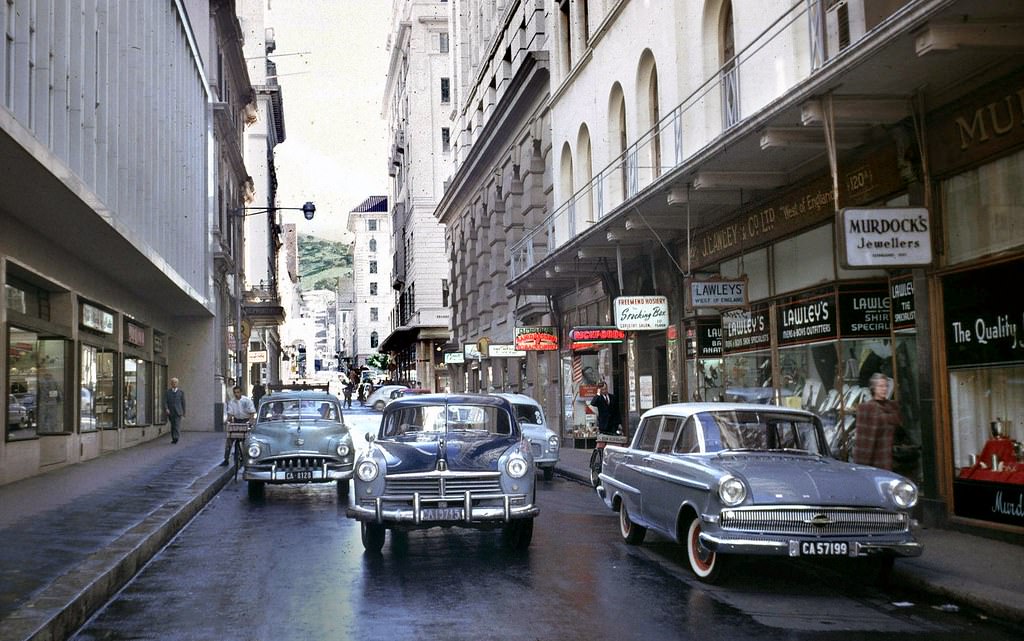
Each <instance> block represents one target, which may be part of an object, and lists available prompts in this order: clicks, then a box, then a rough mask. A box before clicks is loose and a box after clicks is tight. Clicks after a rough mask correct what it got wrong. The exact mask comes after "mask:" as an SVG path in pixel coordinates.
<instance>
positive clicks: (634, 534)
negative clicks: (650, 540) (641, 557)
mask: <svg viewBox="0 0 1024 641" xmlns="http://www.w3.org/2000/svg"><path fill="white" fill-rule="evenodd" d="M619 532H621V533H622V538H623V539H625V540H626V543H629V544H630V545H640V544H641V543H643V542H644V537H645V536H647V528H645V527H641V526H639V525H637V524H636V523H634V522H633V520H632V519H630V518H629V510H628V509H626V502H625V501H623V502H622V505H620V506H619Z"/></svg>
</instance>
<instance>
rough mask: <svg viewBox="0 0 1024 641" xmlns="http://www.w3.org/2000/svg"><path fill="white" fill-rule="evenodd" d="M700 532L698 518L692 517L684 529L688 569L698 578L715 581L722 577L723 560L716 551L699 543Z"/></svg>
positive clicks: (708, 581) (707, 581)
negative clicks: (685, 529) (687, 527)
mask: <svg viewBox="0 0 1024 641" xmlns="http://www.w3.org/2000/svg"><path fill="white" fill-rule="evenodd" d="M700 532H701V527H700V519H699V518H694V519H693V520H692V521H690V527H689V529H688V530H687V531H686V558H687V559H688V560H689V561H690V570H692V571H693V573H694V574H695V575H696V576H697V578H698V579H700V580H701V581H703V582H705V583H716V582H717V581H719V580H720V579H721V578H722V566H723V565H724V563H725V561H724V559H723V558H722V557H720V556H718V554H717V553H715V552H712V551H711V550H709V549H707V548H706V547H704V546H703V545H701V543H700Z"/></svg>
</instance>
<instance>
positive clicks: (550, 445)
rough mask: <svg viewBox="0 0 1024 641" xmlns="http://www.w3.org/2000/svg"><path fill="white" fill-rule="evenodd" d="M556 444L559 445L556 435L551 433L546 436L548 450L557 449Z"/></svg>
mask: <svg viewBox="0 0 1024 641" xmlns="http://www.w3.org/2000/svg"><path fill="white" fill-rule="evenodd" d="M558 445H559V443H558V437H557V436H555V435H551V436H549V437H548V449H549V450H557V449H558Z"/></svg>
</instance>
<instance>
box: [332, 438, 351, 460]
mask: <svg viewBox="0 0 1024 641" xmlns="http://www.w3.org/2000/svg"><path fill="white" fill-rule="evenodd" d="M335 449H336V451H337V452H338V456H340V457H342V458H344V457H346V456H348V453H349V452H351V451H352V448H350V447H349V446H348V443H346V442H344V441H342V442H341V443H338V447H337V448H335Z"/></svg>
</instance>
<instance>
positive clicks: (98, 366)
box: [78, 345, 116, 432]
mask: <svg viewBox="0 0 1024 641" xmlns="http://www.w3.org/2000/svg"><path fill="white" fill-rule="evenodd" d="M115 362H116V354H115V353H114V352H112V351H110V350H103V349H100V348H97V347H93V346H92V345H82V350H81V381H80V382H81V391H80V393H81V397H82V400H81V404H80V405H79V421H78V429H79V431H81V432H92V431H94V430H102V429H111V428H114V427H116V424H115V414H114V408H115V407H116V402H115V399H114V392H115V390H116V387H115V385H114V364H115Z"/></svg>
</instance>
